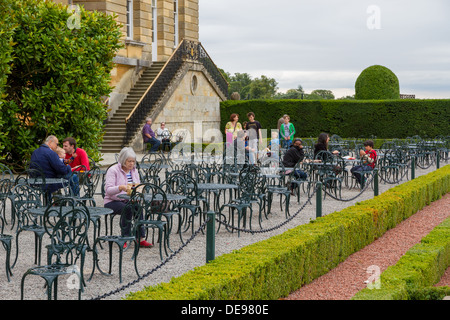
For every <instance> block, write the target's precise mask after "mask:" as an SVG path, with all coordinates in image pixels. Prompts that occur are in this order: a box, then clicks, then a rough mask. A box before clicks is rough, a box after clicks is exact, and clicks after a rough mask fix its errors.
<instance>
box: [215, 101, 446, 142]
mask: <svg viewBox="0 0 450 320" xmlns="http://www.w3.org/2000/svg"><path fill="white" fill-rule="evenodd" d="M220 109H221V110H220V112H221V130H222V131H223V130H224V128H225V124H226V123H227V122H228V121H229V119H230V115H231V114H232V113H238V114H239V121H240V122H241V123H242V122H244V121H248V119H247V113H248V112H250V111H253V112H254V113H255V115H256V117H255V119H256V120H258V121H259V122H260V123H261V125H262V127H263V128H264V129H273V128H277V121H278V119H279V118H280V117H282V116H283V115H284V114H289V116H290V117H291V122H292V123H293V124H294V126H295V129H296V131H297V133H296V135H295V136H297V137H317V136H318V135H319V133H320V132H328V133H330V134H337V135H339V136H341V137H343V138H350V137H361V136H364V137H369V136H372V135H374V136H377V138H382V139H390V138H400V139H402V138H407V137H411V136H414V135H419V136H421V137H426V136H428V137H432V138H434V137H436V136H438V135H444V136H447V135H450V129H449V125H448V124H449V123H450V99H445V100H418V99H411V100H407V99H399V100H243V101H236V100H228V101H224V102H222V103H221V108H220Z"/></svg>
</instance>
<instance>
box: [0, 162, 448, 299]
mask: <svg viewBox="0 0 450 320" xmlns="http://www.w3.org/2000/svg"><path fill="white" fill-rule="evenodd" d="M140 157H142V155H139V154H138V160H139V158H140ZM104 158H105V160H104V161H103V162H102V165H103V166H106V165H107V164H108V163H112V162H113V160H112V159H113V155H104ZM443 165H445V164H442V166H443ZM435 168H436V167H435V166H432V167H431V168H429V169H427V170H422V169H416V177H418V176H420V175H423V174H426V173H429V172H431V171H434V170H435ZM405 181H407V179H406V178H404V179H403V182H405ZM393 186H395V185H392V184H385V183H380V184H379V192H380V194H381V193H383V192H384V191H386V190H388V189H389V188H391V187H393ZM342 191H343V192H342V197H343V198H344V199H350V198H353V197H355V196H357V195H358V194H359V193H360V191H359V189H358V188H356V189H348V188H345V187H344V188H343V190H342ZM372 197H373V190H372V189H371V188H368V189H367V190H366V191H365V192H364V193H362V194H361V195H360V196H359V197H357V198H356V199H355V200H352V201H346V202H344V201H337V200H333V199H332V198H330V197H329V196H327V197H326V198H325V199H324V200H323V203H322V206H323V213H322V214H323V215H326V214H329V213H332V212H334V211H339V210H342V209H343V208H346V207H348V206H352V205H354V204H355V203H357V202H360V201H363V200H366V199H370V198H372ZM305 200H306V196H305V195H303V194H302V197H301V202H300V203H297V199H296V198H291V206H290V213H291V215H293V214H295V213H297V212H298V210H299V209H300V207H302V206H303V205H304V203H305ZM97 206H103V199H102V198H101V196H100V195H98V196H97ZM441 206H442V208H445V209H444V210H440V207H441ZM444 206H445V207H444ZM256 207H257V206H255V207H254V211H255V210H256V211H257V209H256ZM448 207H449V196H448V194H447V196H446V197H444V198H443V199H442V200H439V201H436V202H435V203H433V204H432V205H431V206H430V207H427V208H425V209H424V210H422V211H421V212H420V213H418V214H416V215H414V216H413V217H411V218H410V219H408V220H406V221H405V222H404V223H402V224H401V225H400V226H399V227H398V228H395V229H393V230H390V231H389V232H388V235H387V236H386V238H388V237H390V239H393V240H390V241H388V240H384V239H383V238H384V237H382V238H380V239H378V240H377V241H376V243H375V245H377V246H381V247H382V248H383V250H382V251H381V250H380V249H378V248H379V247H375V248H374V249H370V248H367V249H366V248H364V250H361V251H362V253H355V254H354V255H352V256H351V257H349V259H348V261H345V262H344V263H342V264H340V265H339V266H338V267H337V268H336V269H334V270H332V271H330V272H329V273H328V274H327V275H324V276H323V277H321V278H319V279H317V280H316V281H314V282H312V283H311V284H310V285H308V286H305V287H303V288H301V289H300V290H299V291H297V292H295V293H293V294H291V295H290V296H289V297H288V298H287V299H328V300H332V299H349V298H350V297H351V296H352V295H353V294H354V293H356V292H357V290H359V289H360V288H362V287H363V286H364V285H365V284H364V280H366V279H367V277H368V275H367V274H366V268H367V266H369V265H373V264H376V265H379V266H380V267H381V269H382V270H384V269H385V268H386V267H387V266H388V265H390V264H393V263H395V262H396V261H397V260H398V258H399V257H400V256H401V255H402V254H403V253H404V252H406V251H407V249H408V248H409V247H411V246H412V245H414V243H416V242H418V241H419V240H420V238H421V237H423V236H424V235H426V234H427V233H428V232H429V231H430V230H431V229H432V228H433V227H434V226H435V225H437V224H438V223H439V222H438V220H439V221H441V219H443V218H444V216H448V214H449V212H450V210H448ZM315 208H316V206H315V198H314V197H313V198H312V199H311V204H307V205H306V206H305V207H304V209H303V210H302V211H301V212H300V213H299V214H298V215H297V216H296V217H295V218H294V219H292V220H291V221H290V222H289V223H287V224H285V225H283V226H282V227H280V228H277V229H276V230H273V231H270V232H264V233H255V234H253V235H252V234H251V233H246V232H241V235H240V237H238V236H237V232H234V233H231V232H228V231H226V230H225V228H223V227H221V228H220V231H219V233H218V234H217V235H216V241H215V243H216V248H215V255H216V257H217V256H220V255H222V254H225V253H229V252H232V251H233V250H237V249H239V248H242V247H244V246H247V245H249V244H252V243H255V242H258V241H261V240H264V239H267V238H270V237H272V236H274V235H277V234H280V233H283V232H285V231H286V230H288V229H290V228H293V227H295V226H298V225H301V224H305V223H309V221H310V220H313V219H315V216H316V209H315ZM431 210H433V212H436V213H437V214H432V213H433V212H431ZM10 214H11V208H10V203H9V202H8V203H7V208H6V217H7V221H8V222H10ZM430 215H431V216H432V217H433V219H431V218H430ZM416 216H417V217H416ZM438 216H439V217H440V218H438ZM118 220H119V219H117V218H116V219H115V220H114V221H115V222H117V223H118ZM285 220H286V219H285V215H284V212H282V211H281V210H280V207H279V201H278V197H276V198H274V203H273V206H272V213H271V214H270V216H269V219H267V220H266V219H263V228H264V229H265V228H270V227H273V226H277V225H279V224H280V223H282V222H284V221H285ZM102 222H104V220H102ZM217 225H218V223H216V226H217ZM252 226H253V229H254V230H258V229H259V226H258V224H257V219H256V218H255V216H254V217H253V225H252ZM196 228H197V226H196ZM10 229H11V225H10V224H9V225H6V226H5V230H4V233H7V234H14V230H10ZM103 230H104V224H102V231H103ZM114 230H115V231H118V230H119V228H118V226H116V227H115V229H114ZM397 230H398V233H397ZM405 230H406V231H405ZM411 230H413V232H411ZM416 232H417V233H420V236H419V235H416ZM392 234H394V236H392ZM397 234H398V235H397ZM190 235H191V232H190V231H189V232H187V233H185V234H183V238H184V239H185V240H186V239H188V238H189V237H190ZM403 237H406V238H407V239H408V241H406V239H405V240H403ZM205 238H206V236H205V234H202V233H199V234H198V235H197V236H196V237H195V238H194V239H193V240H192V241H191V243H189V245H187V246H186V247H185V248H184V249H182V250H181V251H180V252H179V253H178V254H177V255H175V256H174V257H173V258H172V259H171V260H170V261H169V262H167V263H166V264H165V265H164V266H162V267H161V268H158V270H156V271H154V272H152V273H151V274H150V275H148V276H145V277H142V276H143V275H145V274H147V273H148V272H149V271H150V270H153V269H154V268H155V267H157V266H158V265H159V264H161V260H160V258H159V250H158V246H157V245H156V244H155V246H154V247H153V248H150V249H147V248H145V249H144V248H143V249H141V250H140V252H139V256H138V267H139V272H140V275H141V277H142V278H141V279H140V280H139V281H137V282H135V280H136V279H137V276H136V273H135V271H134V266H133V262H132V260H131V254H132V250H126V251H125V254H124V257H123V271H122V277H123V282H122V283H119V276H118V267H117V263H114V264H113V269H112V270H113V271H112V272H113V274H112V275H111V276H105V275H102V274H101V273H100V272H99V271H98V270H96V271H95V273H94V276H93V278H92V280H91V281H90V282H87V286H86V288H85V290H84V292H83V293H82V299H83V300H90V299H96V298H98V297H101V299H104V300H120V299H122V298H124V297H125V296H126V294H127V293H129V292H135V291H139V290H142V289H143V288H145V287H147V286H152V285H155V284H158V283H161V282H168V281H170V279H171V278H172V277H177V276H180V275H182V274H183V273H185V272H187V271H189V270H191V269H193V268H194V267H197V266H201V265H204V264H205V259H206V243H205ZM170 240H171V247H172V249H173V250H174V251H175V250H177V249H178V248H179V247H180V246H181V242H180V240H179V237H178V235H177V234H172V235H171V238H170ZM155 241H156V239H155ZM45 245H46V243H44V246H45ZM19 248H20V252H19V258H18V262H17V265H16V266H15V268H14V269H13V277H12V280H11V282H8V281H7V279H6V275H5V271H4V261H5V260H4V259H5V254H4V250H3V249H2V250H0V251H1V252H0V300H19V299H20V282H21V278H22V275H23V274H24V273H25V272H26V270H27V269H29V268H31V267H33V266H34V264H33V262H34V235H32V234H31V233H30V232H23V233H22V234H21V236H20V242H19ZM104 248H105V246H104ZM106 252H107V250H101V252H100V260H101V265H102V266H103V270H107V261H108V260H107V259H108V258H107V253H106ZM114 254H115V255H114V257H116V258H117V257H118V249H117V247H116V248H115V251H114ZM358 254H361V256H357V255H358ZM14 257H15V243H13V252H12V259H14ZM42 261H43V262H44V261H46V250H45V247H43V251H42ZM91 270H92V254H91V253H88V254H87V257H86V263H85V277H86V278H89V276H90V273H91ZM355 270H357V271H355ZM325 276H326V277H327V278H324V277H325ZM322 278H323V279H322ZM333 278H334V280H333V284H331V281H332V280H330V279H333ZM448 278H449V276H448V272H447V275H446V276H444V277H443V280H442V281H447V282H446V283H448ZM445 279H447V280H445ZM67 280H68V278H67V277H66V278H64V277H62V278H61V279H60V281H59V286H58V299H59V300H73V299H77V298H78V296H77V290H73V289H70V288H71V287H72V286H71V285H67V283H66V281H67ZM334 283H335V284H334ZM343 283H345V286H344V285H342V284H343ZM116 289H119V290H117V292H114V293H113V291H116ZM25 299H27V300H29V299H32V300H45V299H47V297H46V289H45V287H44V281H43V280H42V279H41V278H40V277H36V276H28V277H27V278H26V281H25Z"/></svg>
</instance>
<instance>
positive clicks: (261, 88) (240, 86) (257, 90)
mask: <svg viewBox="0 0 450 320" xmlns="http://www.w3.org/2000/svg"><path fill="white" fill-rule="evenodd" d="M222 73H223V74H224V77H225V78H226V79H227V81H228V93H229V95H230V96H231V94H232V93H233V92H238V93H239V95H240V96H241V99H247V97H250V98H251V99H270V98H272V97H273V96H274V95H275V93H276V91H277V89H278V88H277V85H278V83H277V82H276V81H275V79H273V78H268V77H266V76H265V75H262V76H261V77H260V78H256V79H252V77H251V76H250V75H249V74H248V73H235V74H234V75H233V76H232V75H230V74H229V73H225V72H223V70H222Z"/></svg>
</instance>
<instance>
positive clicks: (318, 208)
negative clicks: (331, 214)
mask: <svg viewBox="0 0 450 320" xmlns="http://www.w3.org/2000/svg"><path fill="white" fill-rule="evenodd" d="M321 216H322V182H320V181H319V182H317V184H316V218H319V217H321Z"/></svg>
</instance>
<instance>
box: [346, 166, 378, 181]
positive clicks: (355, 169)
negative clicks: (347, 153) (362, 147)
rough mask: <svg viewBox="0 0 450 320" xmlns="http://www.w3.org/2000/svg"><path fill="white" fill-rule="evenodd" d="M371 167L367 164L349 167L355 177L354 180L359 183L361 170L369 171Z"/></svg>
mask: <svg viewBox="0 0 450 320" xmlns="http://www.w3.org/2000/svg"><path fill="white" fill-rule="evenodd" d="M372 170H373V169H372V168H371V167H369V166H354V167H353V168H351V169H350V172H351V173H352V175H353V176H354V177H355V179H356V181H358V183H359V184H361V181H362V174H361V173H362V172H369V171H372Z"/></svg>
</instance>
